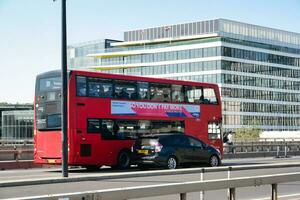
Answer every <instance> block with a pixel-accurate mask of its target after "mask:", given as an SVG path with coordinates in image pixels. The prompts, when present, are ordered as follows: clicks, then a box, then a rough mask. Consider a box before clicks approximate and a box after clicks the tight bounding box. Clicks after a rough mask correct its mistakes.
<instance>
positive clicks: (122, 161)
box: [117, 150, 131, 169]
mask: <svg viewBox="0 0 300 200" xmlns="http://www.w3.org/2000/svg"><path fill="white" fill-rule="evenodd" d="M130 157H131V156H130V152H129V151H126V150H123V151H121V152H120V153H119V156H118V164H117V167H118V168H119V169H127V168H129V167H130V162H131V160H130Z"/></svg>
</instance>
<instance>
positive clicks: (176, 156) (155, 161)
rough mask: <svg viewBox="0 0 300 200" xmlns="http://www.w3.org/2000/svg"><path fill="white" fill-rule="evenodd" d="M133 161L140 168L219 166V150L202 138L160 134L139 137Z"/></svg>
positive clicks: (134, 149) (134, 148)
mask: <svg viewBox="0 0 300 200" xmlns="http://www.w3.org/2000/svg"><path fill="white" fill-rule="evenodd" d="M132 151H133V161H134V163H135V164H137V165H138V166H139V167H140V168H145V167H146V166H147V165H156V166H163V167H166V168H168V169H175V168H177V167H178V166H179V165H192V164H201V163H202V164H204V163H205V164H208V165H209V166H213V167H215V166H219V165H220V164H221V155H220V152H219V150H217V149H216V148H214V147H212V146H209V145H207V144H205V143H204V142H202V141H201V140H199V139H197V138H195V137H192V136H188V135H183V134H160V135H152V136H147V137H146V136H145V137H141V138H140V139H137V140H136V142H135V144H134V146H133V148H132Z"/></svg>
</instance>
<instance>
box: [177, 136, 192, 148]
mask: <svg viewBox="0 0 300 200" xmlns="http://www.w3.org/2000/svg"><path fill="white" fill-rule="evenodd" d="M177 142H178V143H177V144H178V146H185V147H187V146H190V145H189V140H188V138H187V137H185V136H179V137H178V141H177Z"/></svg>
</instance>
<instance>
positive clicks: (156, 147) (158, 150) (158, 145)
mask: <svg viewBox="0 0 300 200" xmlns="http://www.w3.org/2000/svg"><path fill="white" fill-rule="evenodd" d="M162 148H163V146H162V145H161V144H159V143H157V145H156V146H155V153H158V152H161V149H162Z"/></svg>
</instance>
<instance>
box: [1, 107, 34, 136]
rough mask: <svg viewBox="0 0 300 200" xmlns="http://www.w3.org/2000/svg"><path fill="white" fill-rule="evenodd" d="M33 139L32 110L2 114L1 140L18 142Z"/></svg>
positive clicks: (4, 112)
mask: <svg viewBox="0 0 300 200" xmlns="http://www.w3.org/2000/svg"><path fill="white" fill-rule="evenodd" d="M32 138H33V110H14V111H3V112H2V137H1V139H3V140H4V139H9V140H19V139H32Z"/></svg>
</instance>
